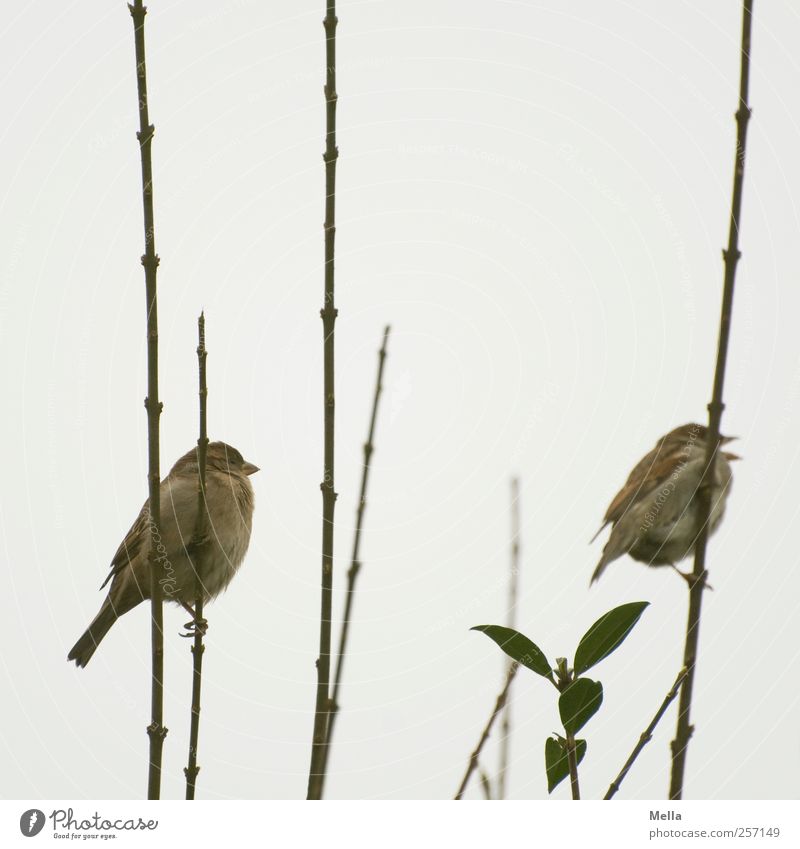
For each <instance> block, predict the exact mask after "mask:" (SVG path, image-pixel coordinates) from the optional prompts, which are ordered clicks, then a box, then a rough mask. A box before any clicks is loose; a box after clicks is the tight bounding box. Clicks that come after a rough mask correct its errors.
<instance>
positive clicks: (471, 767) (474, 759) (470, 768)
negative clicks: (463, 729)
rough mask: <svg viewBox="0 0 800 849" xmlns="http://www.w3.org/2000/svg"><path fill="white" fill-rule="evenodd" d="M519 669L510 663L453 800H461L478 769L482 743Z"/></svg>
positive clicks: (516, 665) (516, 664)
mask: <svg viewBox="0 0 800 849" xmlns="http://www.w3.org/2000/svg"><path fill="white" fill-rule="evenodd" d="M518 669H519V664H518V663H512V664H511V666H510V667H509V670H508V674H507V675H506V682H505V684H504V685H503V689H502V690H501V691H500V695H499V696H498V697H497V701H496V702H495V704H494V709H493V710H492V714H491V716H490V717H489V721H488V722H487V723H486V727H485V728H484V729H483V733H482V734H481V737H480V740H478V745H477V746H476V747H475V751H474V752H473V753H472V754H471V755H470V756H469V762H468V763H467V771H466V772H465V773H464V777H463V778H462V779H461V785H460V786H459V788H458V791H457V792H456V795H455V796H454V797H453V798H454V799H457V800H458V799H461V797H462V796H463V795H464V791H465V790H466V789H467V784H469V780H470V778H471V777H472V773H473V772H475V770H476V769H477V768H478V758H479V757H480V756H481V751H482V750H483V746H484V743H486V741H487V740H488V739H489V734H490V733H491V731H492V726H493V725H494V721H495V720H496V719H497V717H498V715H499V714H500V712H501V711H502V710H503V706H504V705H505V703H506V699H508V691H509V690H510V689H511V683H512V681H513V680H514V676H515V675H516V674H517V670H518Z"/></svg>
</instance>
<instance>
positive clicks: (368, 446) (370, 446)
mask: <svg viewBox="0 0 800 849" xmlns="http://www.w3.org/2000/svg"><path fill="white" fill-rule="evenodd" d="M390 330H391V328H390V327H389V325H387V326H386V327H385V328H384V331H383V344H382V345H381V349H380V351H378V374H377V376H376V378H375V393H374V395H373V398H372V413H371V415H370V420H369V432H368V433H367V441H366V442H365V443H364V465H363V466H362V469H361V489H360V492H359V496H358V506H357V507H356V526H355V531H354V534H353V554H352V557H351V558H350V569H349V570H348V572H347V592H346V595H345V605H344V615H343V617H342V632H341V635H340V636H339V651H338V657H337V660H336V672H335V674H334V676H333V689H332V690H331V702H330V716H329V717H328V734H327V739H326V740H325V751H324V753H323V757H322V770H321V772H322V787H321V789H320V795H322V793H323V791H324V787H325V776H326V774H327V767H328V757H329V754H330V746H331V740H332V739H333V729H334V727H335V725H336V718H337V716H338V715H339V688H340V685H341V683H342V671H343V669H344V658H345V652H346V649H347V638H348V636H349V634H350V621H351V619H352V615H353V598H354V593H355V589H356V579H357V578H358V574H359V572H360V571H361V565H362V563H361V557H360V552H361V529H362V528H363V526H364V511H365V510H366V507H367V483H368V481H369V470H370V466H371V460H372V453H373V451H374V450H375V444H374V439H375V422H376V421H377V419H378V402H379V400H380V397H381V393H382V392H383V367H384V363H385V362H386V346H387V344H388V342H389V331H390Z"/></svg>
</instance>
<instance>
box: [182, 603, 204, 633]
mask: <svg viewBox="0 0 800 849" xmlns="http://www.w3.org/2000/svg"><path fill="white" fill-rule="evenodd" d="M180 605H181V607H182V608H183V609H184V610H185V611H186V612H187V613H188V614H189V615H190V616H191V617H192V620H191V622H187V623H186V624H185V625H184V626H183V627H184V628H186V633H185V634H181V636H182V637H187V638H189V637H194V636H195V635H196V634H200V636H201V637H205V635H206V634H207V633H208V622H207V621H206V620H205V619H203V618H202V617H200V618H199V619H198V618H197V613H196V612H195V610H194V608H193V607H191V606H190V605H188V604H186V602H184V601H182V602H180Z"/></svg>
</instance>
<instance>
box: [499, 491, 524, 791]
mask: <svg viewBox="0 0 800 849" xmlns="http://www.w3.org/2000/svg"><path fill="white" fill-rule="evenodd" d="M519 532H520V504H519V478H512V479H511V577H510V580H509V587H508V621H507V623H506V624H507V626H508V627H509V628H516V627H517V624H516V623H517V596H518V595H519V563H520V559H519V552H520V544H519ZM512 662H513V661H509V664H510V663H512ZM510 737H511V703H510V702H509V703H508V704H506V706H505V708H504V709H503V724H502V725H501V726H500V768H499V770H498V772H497V798H498V799H505V798H506V782H507V776H508V757H509V742H510Z"/></svg>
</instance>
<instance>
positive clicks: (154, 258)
mask: <svg viewBox="0 0 800 849" xmlns="http://www.w3.org/2000/svg"><path fill="white" fill-rule="evenodd" d="M128 9H129V10H130V13H131V16H132V17H133V32H134V43H135V49H136V84H137V90H138V95H139V132H138V133H137V134H136V138H137V139H138V140H139V152H140V155H141V160H142V207H143V212H144V244H145V253H144V256H143V257H142V265H143V266H144V279H145V296H146V300H147V398H146V399H145V402H144V405H145V408H146V409H147V443H148V475H147V479H148V492H149V498H150V502H149V503H150V506H149V510H150V529H151V534H150V610H151V616H152V627H151V643H152V672H153V675H152V690H151V698H150V725H148V726H147V734H148V736H149V738H150V761H149V768H148V776H147V798H148V799H159V798H160V797H161V757H162V752H163V749H164V738H165V737H166V736H167V729H166V728H164V725H163V722H164V616H163V614H164V609H163V608H164V605H163V593H162V587H161V580H160V579H161V577H162V575H163V569H162V567H161V565H160V561H159V559H158V557H159V542H160V540H161V535H160V533H159V528H160V527H161V491H160V484H161V474H160V471H159V466H160V459H159V431H158V427H159V420H160V416H161V410H162V404H161V402H160V401H159V400H158V299H157V286H156V270H157V269H158V263H159V259H158V255H157V254H156V247H155V223H154V215H153V161H152V155H151V148H152V142H153V134H154V133H155V127H154V126H153V125H152V124H151V123H150V118H149V115H148V105H147V65H146V63H145V58H144V16H145V15H146V14H147V9H146V8H145V7H144V6H143V5H142V0H135V2H134V3H133V4H132V5H131V4H129V5H128Z"/></svg>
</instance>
